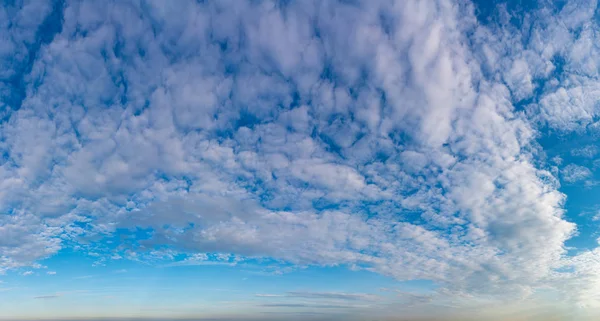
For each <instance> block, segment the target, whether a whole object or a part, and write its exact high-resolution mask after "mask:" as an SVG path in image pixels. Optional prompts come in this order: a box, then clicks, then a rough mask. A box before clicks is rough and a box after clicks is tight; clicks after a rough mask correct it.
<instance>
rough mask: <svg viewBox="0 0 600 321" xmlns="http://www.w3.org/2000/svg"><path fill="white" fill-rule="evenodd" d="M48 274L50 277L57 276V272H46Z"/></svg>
mask: <svg viewBox="0 0 600 321" xmlns="http://www.w3.org/2000/svg"><path fill="white" fill-rule="evenodd" d="M46 274H48V275H56V272H55V271H48V272H46Z"/></svg>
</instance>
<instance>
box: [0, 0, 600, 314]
mask: <svg viewBox="0 0 600 321" xmlns="http://www.w3.org/2000/svg"><path fill="white" fill-rule="evenodd" d="M596 7H597V3H596V2H595V1H569V2H567V3H566V4H565V5H564V6H562V7H558V6H551V5H544V4H543V3H541V4H539V5H538V6H537V7H536V8H535V10H533V11H531V12H528V13H523V14H521V15H518V14H517V13H514V12H509V10H508V9H507V7H506V6H502V5H500V6H498V7H497V8H496V9H495V11H494V12H495V16H494V17H495V18H494V19H487V20H486V19H484V18H483V17H481V16H478V15H477V12H478V10H477V6H476V5H475V4H472V3H470V2H467V1H446V0H428V1H422V0H421V1H417V0H414V1H413V0H406V1H351V2H348V1H339V2H337V1H302V2H286V1H282V2H272V1H258V2H257V1H217V2H202V3H198V2H195V1H179V2H178V5H177V6H172V5H169V4H167V3H166V2H163V1H114V2H112V1H111V2H106V1H64V2H63V1H54V2H48V3H39V2H35V1H33V2H28V1H15V2H14V3H13V4H11V5H7V6H4V7H3V8H2V9H0V21H3V23H2V25H1V26H0V35H1V37H0V39H2V40H1V42H0V61H2V65H3V66H5V68H3V70H2V71H1V72H0V102H1V103H2V114H1V116H2V125H1V128H0V153H1V155H2V158H1V162H0V178H1V179H0V184H1V186H0V213H2V214H0V271H6V270H10V269H15V268H26V267H30V266H33V265H34V264H35V262H36V261H38V260H40V259H43V258H46V257H49V256H52V255H55V254H56V253H58V252H59V251H60V250H61V249H76V250H80V251H89V252H93V253H97V254H98V255H99V256H100V257H101V258H100V262H102V260H104V261H106V260H111V259H115V258H121V257H124V258H129V259H138V260H161V261H173V260H177V257H179V256H180V255H184V256H189V257H190V258H192V259H194V260H196V259H198V258H200V256H201V258H202V259H203V260H206V259H211V260H216V261H219V260H220V261H226V262H234V261H239V260H245V259H252V258H269V259H273V260H275V261H277V262H281V263H282V264H283V263H285V264H290V265H292V266H307V265H317V266H337V265H345V266H348V267H350V268H355V269H365V270H370V271H374V272H377V273H380V274H384V275H387V276H392V277H394V278H397V279H399V280H413V279H427V280H432V281H434V282H435V283H436V284H438V285H439V287H440V289H439V290H438V291H439V293H438V295H440V296H444V297H466V298H470V300H472V301H478V300H522V299H527V298H529V297H531V296H532V295H535V294H536V293H538V292H539V291H541V290H543V289H548V288H550V289H552V290H553V291H557V293H559V295H562V296H564V298H567V299H569V300H571V301H572V302H574V303H576V304H579V305H585V306H588V305H594V304H596V303H597V298H596V295H595V294H594V293H597V289H599V288H600V277H599V275H598V273H597V272H595V271H598V269H594V268H592V267H593V266H595V265H594V264H596V263H595V262H596V259H595V257H596V256H597V253H596V251H592V252H585V253H583V254H581V255H578V256H570V255H567V251H566V247H565V242H566V241H567V240H568V239H569V238H570V237H571V236H573V235H575V233H576V229H577V226H576V224H574V223H573V222H570V221H568V220H567V219H566V218H565V217H564V207H563V206H564V202H565V197H566V196H565V195H564V194H563V193H561V192H560V191H559V190H558V188H559V186H560V183H559V179H562V180H564V181H565V182H567V183H575V182H577V181H580V180H582V179H585V178H587V177H589V176H590V175H591V171H590V169H588V168H585V167H583V168H582V167H581V166H579V165H566V167H563V168H562V169H561V170H560V175H557V173H556V172H553V171H552V169H551V167H550V166H549V165H547V164H546V163H545V161H544V159H543V157H542V156H543V154H544V152H543V150H542V149H541V148H540V146H539V144H538V143H537V139H538V138H539V137H540V136H543V135H544V134H545V133H546V132H548V131H552V132H558V133H573V132H582V131H592V130H594V128H595V127H597V126H596V121H597V120H598V116H599V115H598V114H599V112H598V111H599V110H600V109H598V107H597V106H598V105H597V103H596V101H597V100H598V98H599V97H600V94H599V93H600V90H599V88H600V86H599V84H600V82H598V72H597V66H596V60H597V59H596V58H597V57H598V53H597V48H596V43H597V41H595V39H596V35H597V34H598V31H599V26H598V23H597V21H596V20H595V16H596ZM515 17H516V18H515ZM511 19H512V20H511ZM515 19H517V20H518V21H517V22H514V20H515ZM573 153H574V154H573V155H576V156H577V155H581V156H585V157H588V156H587V155H591V156H589V157H593V155H592V154H593V153H595V149H593V148H590V149H586V150H581V151H574V152H573ZM140 230H141V231H144V232H146V237H142V238H133V239H132V238H129V239H126V241H124V242H122V243H120V244H118V245H116V246H115V245H114V243H112V244H113V245H110V244H108V243H103V242H101V241H99V240H106V239H111V238H113V237H117V236H119V235H122V234H134V233H137V232H139V231H140ZM136 231H137V232H136ZM136 235H137V234H136ZM90 241H92V242H90ZM206 253H209V254H211V255H212V256H210V258H209V256H207V254H206ZM213 254H214V255H213ZM216 254H219V255H221V256H219V257H217V256H215V255H216ZM229 254H231V255H229ZM198 255H200V256H198ZM223 255H225V256H223ZM565 266H569V267H571V268H569V269H565ZM565 271H567V272H565ZM582 284H584V285H585V286H581V285H582Z"/></svg>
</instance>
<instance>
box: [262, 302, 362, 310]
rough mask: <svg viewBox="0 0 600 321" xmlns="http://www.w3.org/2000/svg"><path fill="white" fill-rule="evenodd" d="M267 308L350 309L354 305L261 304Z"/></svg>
mask: <svg viewBox="0 0 600 321" xmlns="http://www.w3.org/2000/svg"><path fill="white" fill-rule="evenodd" d="M260 306H261V307H265V308H309V309H348V308H352V306H348V305H335V304H303V303H273V304H261V305H260Z"/></svg>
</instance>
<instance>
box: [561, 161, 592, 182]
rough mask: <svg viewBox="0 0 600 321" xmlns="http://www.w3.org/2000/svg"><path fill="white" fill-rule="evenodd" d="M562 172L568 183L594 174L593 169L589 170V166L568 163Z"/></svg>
mask: <svg viewBox="0 0 600 321" xmlns="http://www.w3.org/2000/svg"><path fill="white" fill-rule="evenodd" d="M560 172H561V174H562V178H563V180H564V181H565V182H568V183H575V182H578V181H581V180H584V179H586V178H589V177H590V176H592V171H591V170H589V169H588V168H587V167H583V166H579V165H575V164H569V165H567V166H566V167H565V168H563V169H562V170H561V171H560Z"/></svg>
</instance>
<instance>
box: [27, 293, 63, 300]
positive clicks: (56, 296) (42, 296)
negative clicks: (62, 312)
mask: <svg viewBox="0 0 600 321" xmlns="http://www.w3.org/2000/svg"><path fill="white" fill-rule="evenodd" d="M59 297H60V295H56V294H52V295H40V296H36V297H33V298H34V299H40V300H47V299H57V298H59Z"/></svg>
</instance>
